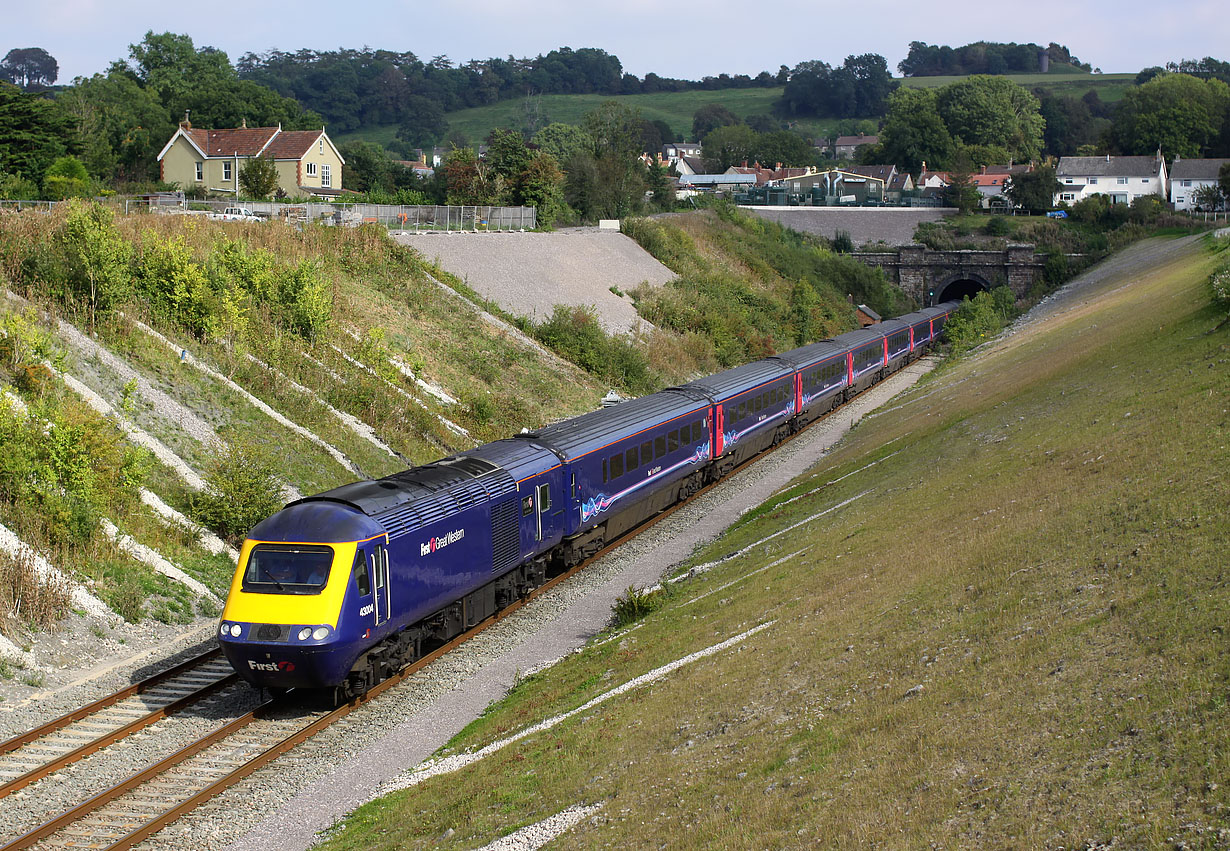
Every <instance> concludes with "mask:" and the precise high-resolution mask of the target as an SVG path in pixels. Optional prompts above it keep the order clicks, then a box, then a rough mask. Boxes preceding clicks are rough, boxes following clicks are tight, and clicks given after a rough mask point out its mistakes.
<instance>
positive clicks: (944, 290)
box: [931, 272, 991, 304]
mask: <svg viewBox="0 0 1230 851" xmlns="http://www.w3.org/2000/svg"><path fill="white" fill-rule="evenodd" d="M990 291H991V283H990V281H988V280H987V279H986V278H984V277H982V276H981V275H979V274H977V273H976V272H960V273H958V274H955V275H949V276H948V277H947V278H945V279H944V280H943V281H941V282H940V284H939V285H938V286H937V287H936V288H935V290H934V292H935V296H934V298H933V300H932V302H931V303H932V304H940V303H942V302H945V301H960V300H961V299H963V298H966V297H969V298H973V297H974V296H976V295H978V293H984V292H990Z"/></svg>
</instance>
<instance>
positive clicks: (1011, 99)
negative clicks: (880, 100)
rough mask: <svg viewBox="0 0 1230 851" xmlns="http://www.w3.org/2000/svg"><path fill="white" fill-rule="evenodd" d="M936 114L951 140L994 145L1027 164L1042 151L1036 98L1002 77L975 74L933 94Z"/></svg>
mask: <svg viewBox="0 0 1230 851" xmlns="http://www.w3.org/2000/svg"><path fill="white" fill-rule="evenodd" d="M935 105H936V111H937V112H938V113H939V116H940V118H941V119H943V121H944V125H945V126H946V127H947V128H948V132H949V134H951V136H952V138H953V140H954V141H956V142H959V143H963V144H966V145H998V146H1000V147H1003V148H1006V149H1007V150H1008V151H1009V152H1010V153H1011V154H1012V156H1013V157H1014V158H1015V159H1017V160H1020V161H1024V162H1028V161H1029V160H1034V159H1037V158H1038V155H1039V153H1040V152H1041V150H1042V131H1043V129H1044V126H1045V122H1044V121H1043V120H1042V115H1041V114H1040V112H1039V107H1040V104H1039V103H1038V99H1037V98H1036V97H1034V96H1033V95H1031V94H1030V93H1029V92H1027V91H1025V89H1023V88H1021V87H1020V86H1018V85H1017V84H1016V83H1013V82H1012V81H1011V80H1007V79H1005V78H1003V77H988V76H984V75H975V76H973V77H967V78H966V79H964V80H960V81H958V82H956V83H951V84H949V85H947V86H944V87H943V88H941V89H940V90H939V91H938V92H937V93H936V103H935Z"/></svg>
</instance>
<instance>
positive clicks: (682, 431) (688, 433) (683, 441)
mask: <svg viewBox="0 0 1230 851" xmlns="http://www.w3.org/2000/svg"><path fill="white" fill-rule="evenodd" d="M691 442H692V427H691V426H690V425H688V424H687V423H684V424H683V425H681V426H679V445H680V446H686V445H687V444H689V443H691Z"/></svg>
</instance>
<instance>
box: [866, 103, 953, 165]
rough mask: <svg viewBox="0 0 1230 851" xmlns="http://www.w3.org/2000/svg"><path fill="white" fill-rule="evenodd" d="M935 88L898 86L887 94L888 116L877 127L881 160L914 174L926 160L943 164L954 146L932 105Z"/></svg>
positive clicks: (946, 163) (928, 162) (931, 163)
mask: <svg viewBox="0 0 1230 851" xmlns="http://www.w3.org/2000/svg"><path fill="white" fill-rule="evenodd" d="M935 97H936V96H935V90H934V89H906V88H901V89H897V91H895V92H893V93H892V94H891V95H889V97H888V118H887V119H885V121H884V128H883V129H882V130H881V131H880V148H881V150H882V154H881V156H882V159H881V160H880V162H889V163H896V164H897V165H898V166H900V167H902V168H903V169H905V170H906V171H908V172H911V173H914V174H917V173H918V172H919V171H921V170H922V164H923V163H924V162H925V163H926V164H927V165H928V166H929V167H931V168H933V169H939V168H944V167H945V166H947V165H948V163H949V161H950V160H951V159H952V156H953V153H954V151H955V146H954V145H953V142H952V136H951V135H949V133H948V128H947V127H946V126H945V124H944V121H943V119H941V118H940V114H939V111H938V110H937V109H936V105H935Z"/></svg>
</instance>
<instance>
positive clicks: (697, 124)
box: [692, 103, 742, 140]
mask: <svg viewBox="0 0 1230 851" xmlns="http://www.w3.org/2000/svg"><path fill="white" fill-rule="evenodd" d="M740 123H742V122H741V121H740V120H739V116H737V115H735V114H734V113H733V112H731V111H730V110H729V109H727V108H726V107H724V106H722V105H721V104H720V103H709V104H705V105H704V106H702V107H701V108H700V109H698V110H696V112H694V113H693V114H692V138H693V139H697V140H700V139H703V138H705V137H706V136H708V135H709V134H710V133H712V132H713V131H714V130H716V129H717V128H719V127H728V126H730V125H732V124H740Z"/></svg>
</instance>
